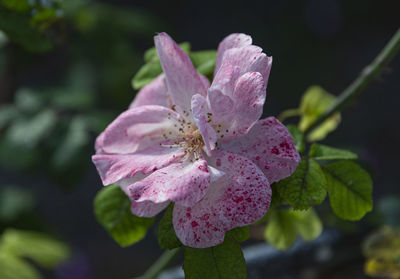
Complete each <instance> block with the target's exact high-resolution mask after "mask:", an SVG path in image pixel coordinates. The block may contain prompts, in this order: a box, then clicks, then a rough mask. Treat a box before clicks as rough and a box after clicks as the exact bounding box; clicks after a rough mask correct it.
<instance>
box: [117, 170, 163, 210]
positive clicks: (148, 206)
mask: <svg viewBox="0 0 400 279" xmlns="http://www.w3.org/2000/svg"><path fill="white" fill-rule="evenodd" d="M147 176H148V174H143V173H138V174H136V175H135V176H134V177H131V178H125V179H121V180H120V181H118V182H117V183H116V184H117V185H119V186H120V188H121V190H122V191H124V192H125V194H126V195H127V196H128V197H129V196H130V191H129V189H128V187H129V186H130V185H132V184H133V183H135V182H137V181H140V180H142V179H144V178H145V177H147ZM169 203H170V202H169V201H166V202H162V203H154V202H151V201H143V202H135V201H132V200H131V211H132V213H133V214H134V215H136V216H139V217H153V216H155V215H157V214H158V213H160V212H161V211H163V210H164V209H165V208H166V207H167V206H168V205H169Z"/></svg>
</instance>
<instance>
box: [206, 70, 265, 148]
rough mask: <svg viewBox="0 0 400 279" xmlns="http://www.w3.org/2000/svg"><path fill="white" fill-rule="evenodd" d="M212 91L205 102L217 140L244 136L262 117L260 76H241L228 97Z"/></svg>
mask: <svg viewBox="0 0 400 279" xmlns="http://www.w3.org/2000/svg"><path fill="white" fill-rule="evenodd" d="M224 65H225V64H224ZM221 69H222V67H221ZM212 88H213V87H211V88H210V90H209V96H208V102H209V104H210V107H211V112H212V124H213V126H214V127H216V130H217V138H218V141H219V142H227V141H230V140H232V139H233V138H236V137H240V136H243V135H245V134H246V133H247V132H248V131H249V130H250V129H251V127H252V126H253V125H254V124H255V123H256V122H257V120H258V119H259V118H260V116H261V115H262V110H263V105H264V102H265V95H266V93H265V83H264V80H263V77H262V75H261V74H260V73H258V72H248V73H245V74H243V75H242V76H240V77H239V79H238V80H237V81H236V84H235V88H234V89H233V92H232V93H231V94H230V95H225V94H224V93H223V92H222V91H220V90H214V89H212Z"/></svg>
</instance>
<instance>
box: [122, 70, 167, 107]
mask: <svg viewBox="0 0 400 279" xmlns="http://www.w3.org/2000/svg"><path fill="white" fill-rule="evenodd" d="M167 91H168V90H167V86H166V84H165V77H164V75H163V74H161V75H159V76H158V77H157V78H155V79H154V80H153V81H152V82H151V83H149V84H147V85H146V86H145V87H143V88H142V89H141V90H140V91H139V92H138V93H137V94H136V97H135V99H134V100H133V102H132V103H131V105H130V106H129V108H136V107H140V106H147V105H158V106H163V107H170V106H171V104H170V103H169V101H168V97H167Z"/></svg>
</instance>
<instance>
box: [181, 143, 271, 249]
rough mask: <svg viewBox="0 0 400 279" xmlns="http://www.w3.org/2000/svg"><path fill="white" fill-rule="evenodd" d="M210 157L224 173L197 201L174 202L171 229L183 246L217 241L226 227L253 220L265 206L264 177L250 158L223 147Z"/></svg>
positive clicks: (268, 197)
mask: <svg viewBox="0 0 400 279" xmlns="http://www.w3.org/2000/svg"><path fill="white" fill-rule="evenodd" d="M213 160H215V162H212V163H214V164H215V165H216V167H217V168H218V169H221V170H222V171H224V172H225V175H224V176H223V177H222V178H220V179H219V180H218V181H216V182H214V183H212V184H211V185H210V188H209V191H208V193H207V195H206V196H205V197H204V198H203V199H202V200H201V201H200V202H198V203H196V204H195V205H193V206H191V207H185V206H182V205H179V204H175V206H174V211H173V225H174V229H175V232H176V234H177V236H178V238H179V239H180V240H181V241H182V243H183V244H184V245H186V246H190V247H195V248H205V247H211V246H215V245H217V244H220V243H221V242H222V241H223V240H224V236H225V232H226V231H228V230H231V229H232V228H235V227H240V226H244V225H248V224H251V223H253V222H255V221H256V220H258V219H260V218H261V217H262V216H264V215H265V213H266V212H267V210H268V208H269V204H270V200H271V188H270V186H269V182H268V179H267V178H266V177H265V175H264V174H263V172H262V171H261V170H260V169H259V168H258V167H257V166H256V165H255V164H254V163H253V162H251V160H249V159H247V158H245V157H243V156H240V155H237V154H234V153H231V152H226V151H214V152H213Z"/></svg>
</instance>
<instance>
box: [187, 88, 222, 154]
mask: <svg viewBox="0 0 400 279" xmlns="http://www.w3.org/2000/svg"><path fill="white" fill-rule="evenodd" d="M207 111H209V110H208V104H207V101H206V98H204V97H203V96H201V95H199V94H196V95H194V96H193V98H192V118H193V121H194V123H195V124H196V126H197V128H198V129H199V131H200V133H201V135H202V137H203V141H204V147H205V151H206V153H207V154H208V155H210V154H211V150H213V149H215V143H216V142H217V134H216V133H215V130H214V128H213V127H212V126H211V125H210V123H208V122H207V120H208V118H207V115H206V113H207Z"/></svg>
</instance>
